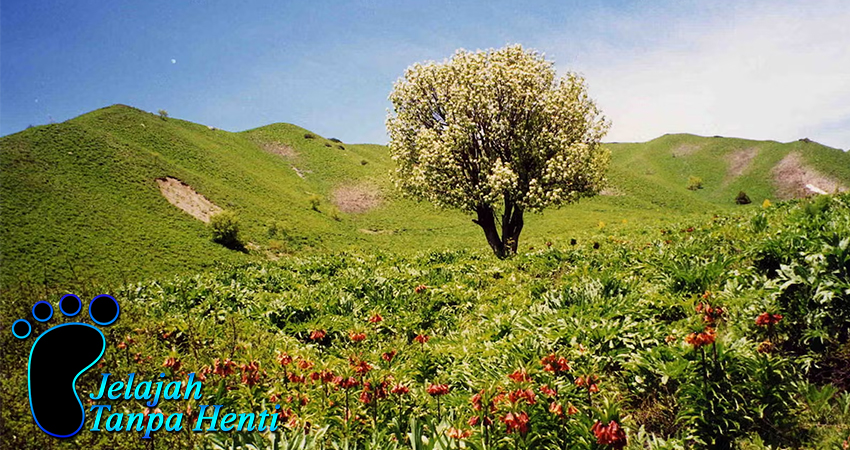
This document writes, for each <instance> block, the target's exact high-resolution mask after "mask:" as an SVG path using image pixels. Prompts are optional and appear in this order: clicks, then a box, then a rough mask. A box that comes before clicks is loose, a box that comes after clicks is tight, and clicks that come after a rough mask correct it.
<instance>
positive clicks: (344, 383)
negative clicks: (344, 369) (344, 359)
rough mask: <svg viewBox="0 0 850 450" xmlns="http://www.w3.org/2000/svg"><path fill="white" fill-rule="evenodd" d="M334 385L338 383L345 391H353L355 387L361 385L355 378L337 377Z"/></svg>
mask: <svg viewBox="0 0 850 450" xmlns="http://www.w3.org/2000/svg"><path fill="white" fill-rule="evenodd" d="M334 383H336V385H337V386H339V387H341V388H343V389H351V388H353V387H357V386H358V385H360V382H359V381H357V378H354V377H348V378H342V377H335V378H334Z"/></svg>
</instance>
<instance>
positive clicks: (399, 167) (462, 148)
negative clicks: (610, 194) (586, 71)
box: [387, 45, 610, 256]
mask: <svg viewBox="0 0 850 450" xmlns="http://www.w3.org/2000/svg"><path fill="white" fill-rule="evenodd" d="M389 98H390V101H391V102H392V104H393V110H392V112H390V114H389V117H388V118H387V129H388V132H389V135H390V144H389V148H390V153H391V155H392V158H393V160H394V161H395V162H396V170H395V173H394V176H393V179H394V182H395V184H396V185H397V186H398V187H399V188H400V189H401V190H402V191H403V192H406V193H408V194H410V195H412V196H414V197H417V198H420V199H425V200H428V201H431V202H433V203H435V204H437V205H439V206H441V207H447V208H459V209H461V210H465V211H469V212H472V213H474V214H477V215H478V217H477V219H476V220H475V222H476V223H477V224H479V225H480V226H481V227H482V228H483V229H484V232H485V235H486V236H487V239H488V242H489V243H490V245H491V247H492V248H493V250H494V252H495V253H496V254H497V255H499V256H506V255H508V254H510V253H513V252H515V251H516V245H517V241H518V239H519V234H520V232H521V231H522V225H523V213H524V212H525V211H532V212H537V211H541V210H543V209H544V208H546V207H550V206H559V205H562V204H566V203H570V202H574V201H576V200H577V199H579V198H581V197H585V196H590V195H594V194H596V193H598V192H599V191H600V190H601V189H602V187H603V184H604V182H605V170H606V169H607V166H608V160H609V154H608V152H607V151H606V150H605V149H604V148H603V147H602V146H601V144H600V140H601V139H602V137H603V136H604V135H605V133H606V132H607V130H608V128H609V126H610V123H609V122H608V121H607V120H606V119H605V118H604V117H603V116H602V115H601V113H600V111H599V109H598V108H597V107H596V105H595V103H594V102H593V100H591V99H590V97H588V95H587V87H586V85H585V81H584V79H583V78H582V77H581V76H579V75H577V74H575V73H567V74H566V75H565V76H563V77H561V78H557V77H556V73H555V69H554V66H553V64H552V63H551V62H549V61H546V60H545V59H544V58H543V56H542V55H541V54H539V53H537V52H535V51H526V50H524V49H523V48H522V46H520V45H514V46H508V47H506V48H502V49H499V50H488V51H477V52H468V51H465V50H458V51H457V52H456V53H455V54H454V56H453V57H452V58H451V59H449V60H446V61H444V62H442V63H436V62H428V63H425V64H414V65H413V66H411V67H409V68H408V69H407V70H406V71H405V74H404V77H403V78H401V79H399V80H398V81H397V82H396V83H395V85H394V88H393V91H392V93H391V94H390V97H389ZM499 215H500V216H501V220H499V218H498V216H499ZM496 222H500V223H501V228H502V230H501V231H502V236H501V237H499V235H498V231H497V230H496Z"/></svg>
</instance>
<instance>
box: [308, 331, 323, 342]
mask: <svg viewBox="0 0 850 450" xmlns="http://www.w3.org/2000/svg"><path fill="white" fill-rule="evenodd" d="M326 335H327V333H325V330H313V332H312V333H310V340H313V341H320V340H322V339H324V338H325V336H326Z"/></svg>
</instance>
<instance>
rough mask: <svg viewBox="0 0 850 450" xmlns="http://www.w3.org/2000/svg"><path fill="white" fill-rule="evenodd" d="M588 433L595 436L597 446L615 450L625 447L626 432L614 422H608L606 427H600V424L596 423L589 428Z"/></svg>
mask: <svg viewBox="0 0 850 450" xmlns="http://www.w3.org/2000/svg"><path fill="white" fill-rule="evenodd" d="M590 431H591V432H592V433H593V434H594V435H595V436H596V443H597V444H602V445H610V446H611V447H613V448H615V449H617V450H620V449H622V448H623V447H625V446H626V432H625V431H623V429H622V428H620V424H618V423H617V422H616V421H614V420H612V421H611V422H609V423H608V425H602V423H601V422H599V421H597V422H596V423H595V424H593V427H591V428H590Z"/></svg>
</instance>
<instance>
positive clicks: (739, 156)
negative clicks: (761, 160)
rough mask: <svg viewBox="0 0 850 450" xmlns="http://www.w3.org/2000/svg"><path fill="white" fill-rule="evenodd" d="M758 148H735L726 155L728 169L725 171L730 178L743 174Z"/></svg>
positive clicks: (756, 153)
mask: <svg viewBox="0 0 850 450" xmlns="http://www.w3.org/2000/svg"><path fill="white" fill-rule="evenodd" d="M758 153H759V149H758V148H757V147H749V148H742V149H740V150H735V151H734V152H732V153H730V154H729V155H727V156H726V162H727V163H729V171H728V172H727V174H728V176H729V177H730V178H738V177H740V176H741V175H743V174H744V173H745V172H746V171H747V170H748V169H749V168H750V165H752V163H753V159H755V157H756V155H758Z"/></svg>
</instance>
